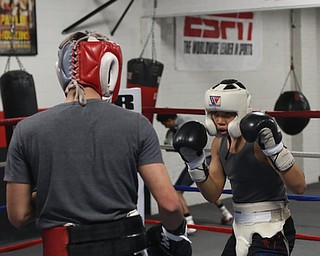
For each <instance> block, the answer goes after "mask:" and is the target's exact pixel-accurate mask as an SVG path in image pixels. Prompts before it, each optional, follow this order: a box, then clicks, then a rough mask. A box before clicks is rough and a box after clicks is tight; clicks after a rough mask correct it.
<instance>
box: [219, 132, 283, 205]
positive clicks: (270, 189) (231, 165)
mask: <svg viewBox="0 0 320 256" xmlns="http://www.w3.org/2000/svg"><path fill="white" fill-rule="evenodd" d="M253 149H254V144H253V143H245V145H244V147H243V149H242V150H241V151H240V152H239V153H237V154H233V153H231V152H229V154H228V156H227V159H225V156H226V155H227V151H228V148H227V138H225V137H223V138H222V139H221V145H220V153H219V154H220V160H221V162H222V166H223V168H224V172H225V174H226V176H227V177H228V179H229V180H230V183H231V188H232V193H233V201H234V202H235V203H255V202H263V201H280V200H285V201H287V194H286V190H285V187H284V183H283V181H282V180H281V178H280V176H279V174H278V173H277V172H276V171H275V170H274V169H273V168H272V167H271V166H269V165H266V164H264V163H261V162H259V161H258V160H257V159H256V158H255V156H254V150H253Z"/></svg>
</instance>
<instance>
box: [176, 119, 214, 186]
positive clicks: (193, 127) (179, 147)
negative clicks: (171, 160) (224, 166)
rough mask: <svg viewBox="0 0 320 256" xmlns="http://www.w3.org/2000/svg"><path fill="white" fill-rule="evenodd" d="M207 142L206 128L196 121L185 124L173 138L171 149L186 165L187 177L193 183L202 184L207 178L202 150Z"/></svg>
mask: <svg viewBox="0 0 320 256" xmlns="http://www.w3.org/2000/svg"><path fill="white" fill-rule="evenodd" d="M207 140H208V138H207V132H206V128H205V127H204V126H203V125H202V124H201V123H199V122H197V121H190V122H187V123H185V124H184V125H182V126H181V127H180V129H179V130H178V131H177V132H176V134H175V136H174V137H173V147H174V149H175V150H176V151H177V152H178V153H179V154H180V156H181V158H182V159H183V161H185V163H186V164H187V166H188V171H189V175H190V177H191V179H192V180H193V181H194V182H203V181H205V180H206V179H207V177H208V173H209V172H208V167H207V164H206V161H205V153H204V150H203V149H204V147H205V146H206V144H207Z"/></svg>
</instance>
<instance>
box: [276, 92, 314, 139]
mask: <svg viewBox="0 0 320 256" xmlns="http://www.w3.org/2000/svg"><path fill="white" fill-rule="evenodd" d="M274 110H276V111H303V110H310V105H309V102H308V100H307V98H306V97H305V96H304V95H303V94H302V93H301V92H299V91H286V92H283V93H282V94H280V96H279V98H278V99H277V101H276V104H275V106H274ZM275 119H276V121H277V122H278V124H279V126H280V128H281V129H282V130H283V131H284V132H285V133H287V134H289V135H296V134H298V133H300V132H301V131H302V130H303V129H304V128H305V127H306V126H307V124H308V123H309V121H310V118H295V117H291V118H289V117H276V118H275Z"/></svg>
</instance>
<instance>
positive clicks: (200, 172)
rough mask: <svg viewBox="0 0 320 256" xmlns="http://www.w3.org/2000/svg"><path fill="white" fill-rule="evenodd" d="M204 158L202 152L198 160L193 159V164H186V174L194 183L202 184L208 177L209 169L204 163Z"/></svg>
mask: <svg viewBox="0 0 320 256" xmlns="http://www.w3.org/2000/svg"><path fill="white" fill-rule="evenodd" d="M205 159H206V157H205V154H204V152H203V153H202V155H201V156H199V158H197V159H195V160H194V161H193V162H190V163H186V164H187V166H188V172H189V175H190V178H191V179H192V180H193V181H194V182H204V181H206V180H207V178H208V176H209V169H208V166H207V163H206V161H205Z"/></svg>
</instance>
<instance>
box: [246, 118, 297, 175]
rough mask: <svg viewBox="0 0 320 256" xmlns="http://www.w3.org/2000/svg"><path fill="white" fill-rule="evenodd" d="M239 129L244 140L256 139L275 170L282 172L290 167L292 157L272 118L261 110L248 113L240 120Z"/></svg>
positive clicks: (292, 161) (251, 140) (252, 140)
mask: <svg viewBox="0 0 320 256" xmlns="http://www.w3.org/2000/svg"><path fill="white" fill-rule="evenodd" d="M240 130H241V134H242V136H243V137H244V139H245V140H246V141H248V142H254V141H256V140H257V142H258V144H259V146H260V148H261V149H262V151H263V153H264V154H265V155H266V156H268V157H269V158H270V160H271V162H272V163H273V165H274V167H275V168H276V170H278V171H280V172H284V171H287V170H288V169H290V168H291V167H292V165H293V164H294V157H293V156H292V154H291V152H290V151H289V150H288V149H287V148H286V147H285V146H284V145H283V143H282V134H281V131H280V129H279V126H278V124H277V122H276V121H275V119H274V118H272V117H271V116H269V115H266V114H264V113H261V112H254V113H249V114H247V115H246V116H245V117H243V118H242V120H241V121H240Z"/></svg>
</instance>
